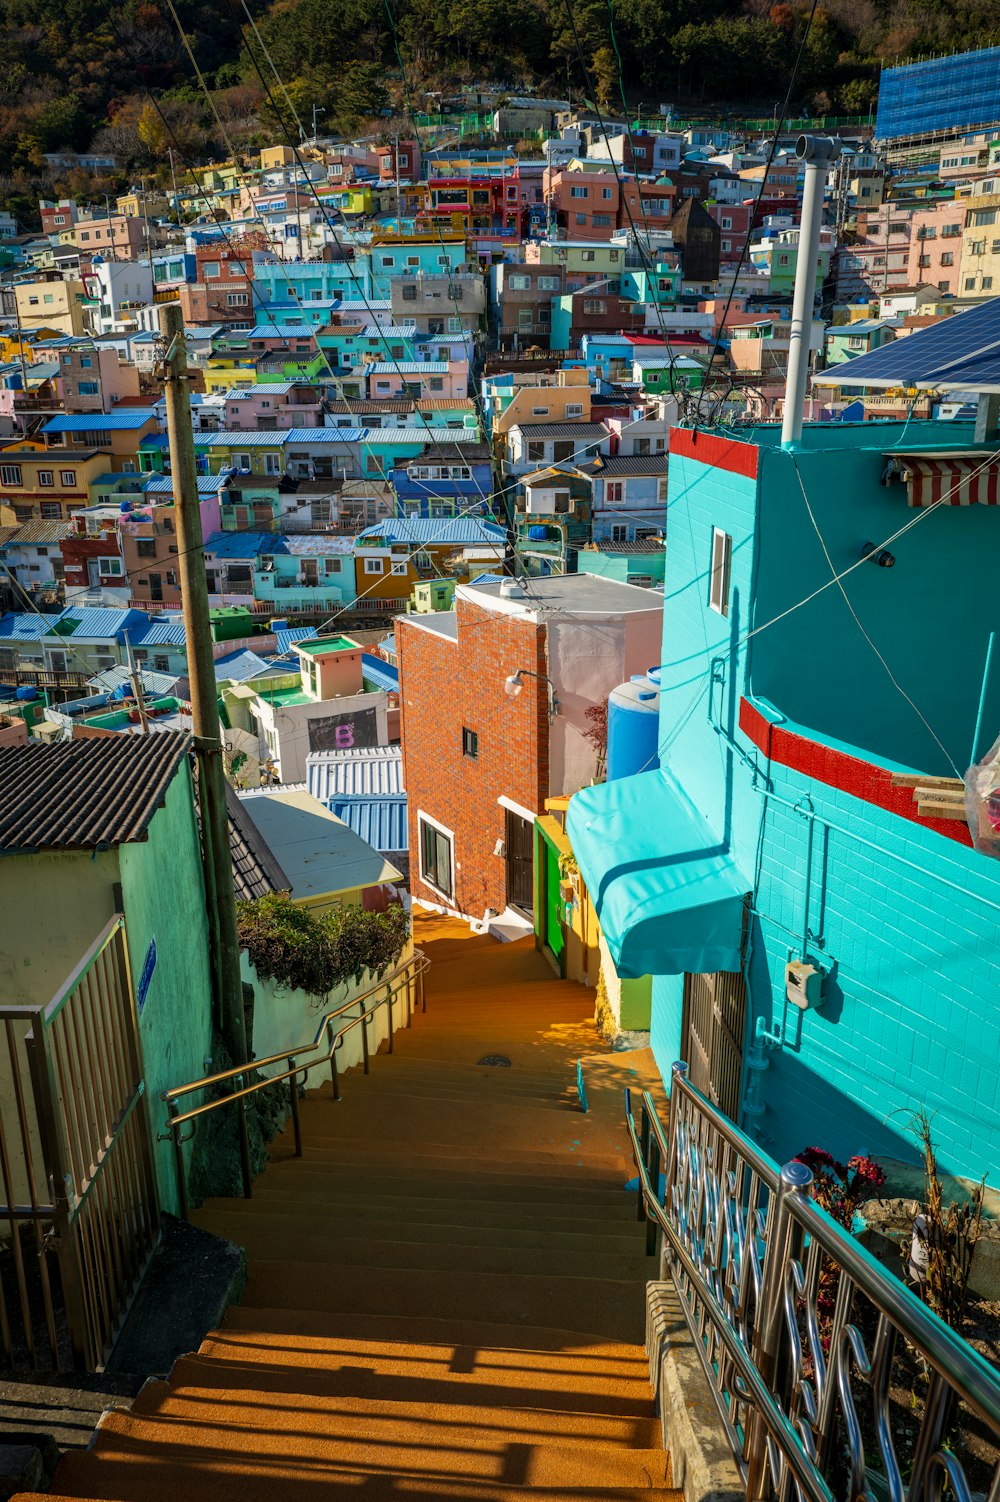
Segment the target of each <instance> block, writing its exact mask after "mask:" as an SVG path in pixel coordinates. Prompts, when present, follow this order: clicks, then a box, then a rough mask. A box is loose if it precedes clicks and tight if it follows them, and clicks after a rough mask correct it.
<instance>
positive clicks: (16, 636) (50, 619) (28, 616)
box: [0, 610, 59, 641]
mask: <svg viewBox="0 0 1000 1502" xmlns="http://www.w3.org/2000/svg"><path fill="white" fill-rule="evenodd" d="M58 619H59V617H58V616H57V615H35V614H34V612H30V613H29V612H28V611H19V610H12V611H10V612H9V613H8V614H7V615H0V641H38V639H39V637H42V636H44V635H45V633H46V632H47V631H50V630H51V629H52V627H53V626H54V625H55V623H56V621H57V620H58Z"/></svg>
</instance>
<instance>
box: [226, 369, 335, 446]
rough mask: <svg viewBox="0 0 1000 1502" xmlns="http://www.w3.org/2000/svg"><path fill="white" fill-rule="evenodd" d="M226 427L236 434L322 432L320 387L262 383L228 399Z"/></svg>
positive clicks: (301, 383) (238, 390) (235, 391)
mask: <svg viewBox="0 0 1000 1502" xmlns="http://www.w3.org/2000/svg"><path fill="white" fill-rule="evenodd" d="M225 425H226V427H227V428H228V429H230V430H231V431H232V432H235V433H261V432H263V433H266V432H269V431H274V430H282V429H286V428H321V427H322V426H323V403H322V400H321V395H320V390H319V387H317V386H313V385H311V384H310V383H309V382H308V381H261V382H260V383H259V384H258V385H255V386H245V387H242V386H241V387H239V388H238V389H236V390H234V391H230V392H229V394H228V396H227V397H226V415H225Z"/></svg>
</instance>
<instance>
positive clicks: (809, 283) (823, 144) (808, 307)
mask: <svg viewBox="0 0 1000 1502" xmlns="http://www.w3.org/2000/svg"><path fill="white" fill-rule="evenodd" d="M841 149H842V148H841V144H840V141H839V140H838V139H837V138H836V137H835V136H799V138H798V140H797V141H796V143H795V155H796V156H797V157H798V159H799V161H800V162H805V164H806V181H805V188H804V190H803V194H802V217H801V219H800V221H799V256H798V262H797V264H796V267H795V295H794V297H793V299H792V327H791V332H790V334H789V339H788V374H787V376H786V378H785V407H784V414H783V417H782V422H781V447H782V448H784V449H788V448H795V447H796V446H797V444H798V443H799V440H800V439H801V437H802V408H803V403H804V402H805V395H806V383H807V381H808V380H809V336H810V334H811V333H812V321H813V308H814V303H815V298H816V261H817V258H818V256H819V232H820V228H821V225H822V222H823V189H824V186H825V184H826V173H827V168H828V166H829V164H830V162H832V161H833V159H834V157H836V156H839V155H840V152H841Z"/></svg>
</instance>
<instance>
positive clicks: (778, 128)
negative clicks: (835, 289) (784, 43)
mask: <svg viewBox="0 0 1000 1502" xmlns="http://www.w3.org/2000/svg"><path fill="white" fill-rule="evenodd" d="M817 4H818V0H812V4H811V5H810V7H809V15H808V17H807V18H806V25H805V30H804V31H803V33H802V40H801V42H800V43H799V49H798V52H797V53H796V54H795V62H794V65H793V67H792V72H791V76H790V77H789V80H788V88H787V89H786V90H785V100H784V103H783V104H782V106H781V116H780V118H779V119H778V121H777V122H776V124H775V130H774V140H773V141H772V142H771V149H770V151H769V152H768V156H767V161H766V163H765V166H764V176H763V178H762V179H761V184H760V192H759V193H758V194H757V197H756V199H755V200H754V205H753V208H752V209H751V211H750V222H749V223H748V225H747V232H746V235H745V237H744V240H743V246H742V249H741V250H740V258H739V260H738V261H737V263H736V270H735V271H734V272H733V280H732V284H731V286H730V288H729V296H728V297H727V298H726V306H725V308H724V309H723V311H722V321H721V323H720V324H719V327H718V329H717V330H716V334H715V343H714V344H713V346H712V353H711V356H710V358H709V362H708V368H709V370H711V368H712V365H713V363H714V361H715V357H716V355H717V354H718V353H719V349H720V347H721V341H722V334H723V330H724V329H725V327H726V320H727V319H728V317H729V311H730V309H731V307H732V305H733V298H734V297H735V295H736V283H737V282H738V281H739V279H740V273H741V272H742V270H743V267H744V264H745V262H746V258H747V252H748V251H749V249H750V236H751V234H752V233H753V231H754V228H755V226H756V224H757V216H758V214H759V212H760V205H761V199H762V198H763V197H764V193H765V190H766V188H767V179H768V177H769V175H770V172H771V167H772V165H773V163H774V158H775V157H776V156H777V154H778V142H779V141H780V139H781V132H782V129H783V127H784V123H785V120H786V118H787V116H788V111H789V109H790V107H791V102H792V95H793V93H794V91H795V85H796V83H797V81H798V76H799V68H800V66H801V64H802V59H803V57H804V56H805V50H806V43H807V42H808V41H809V33H810V31H811V30H812V24H813V19H814V17H815V15H816V6H817ZM799 236H800V239H801V228H800V231H799ZM734 385H735V383H734V381H733V380H732V378H731V377H730V380H729V384H728V386H727V388H726V391H725V393H724V395H723V396H722V398H721V401H719V402H717V403H716V404H715V406H714V407H713V409H712V416H711V418H710V421H709V426H711V424H712V423H713V422H715V420H716V418H715V413H716V412H718V411H719V409H720V407H721V406H722V405H724V403H725V402H726V401H728V399H729V396H730V393H731V392H732V390H733V388H734ZM704 392H705V387H704V386H703V387H702V389H701V391H699V393H698V401H697V404H696V406H695V414H694V422H695V426H696V427H697V425H698V423H699V422H700V421H701V403H702V397H703V395H704Z"/></svg>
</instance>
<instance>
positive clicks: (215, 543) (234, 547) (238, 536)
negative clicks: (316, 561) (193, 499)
mask: <svg viewBox="0 0 1000 1502" xmlns="http://www.w3.org/2000/svg"><path fill="white" fill-rule="evenodd" d="M280 542H284V538H283V537H277V536H276V535H275V534H274V533H273V532H216V533H214V535H213V536H211V537H209V538H206V540H205V552H206V554H208V553H211V555H212V557H213V558H258V557H259V556H260V554H261V553H280V552H283V551H284V549H283V548H280V547H278V546H277V544H278V543H280Z"/></svg>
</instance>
